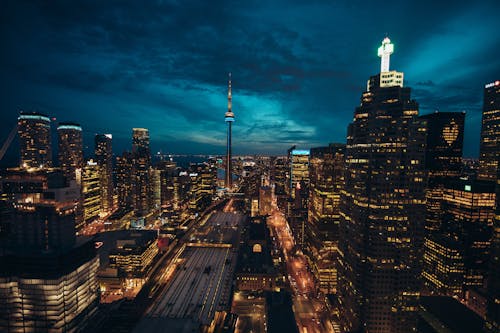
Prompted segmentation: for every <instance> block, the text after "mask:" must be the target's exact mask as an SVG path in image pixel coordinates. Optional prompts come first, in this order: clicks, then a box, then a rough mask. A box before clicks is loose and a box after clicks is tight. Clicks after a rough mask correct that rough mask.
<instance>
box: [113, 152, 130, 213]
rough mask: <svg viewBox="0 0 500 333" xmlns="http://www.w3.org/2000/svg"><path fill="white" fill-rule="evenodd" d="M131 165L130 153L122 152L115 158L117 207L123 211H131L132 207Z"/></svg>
mask: <svg viewBox="0 0 500 333" xmlns="http://www.w3.org/2000/svg"><path fill="white" fill-rule="evenodd" d="M132 164H133V158H132V154H131V153H130V152H123V154H122V156H117V157H116V192H117V195H118V207H119V208H121V209H123V210H125V211H129V210H131V208H132V206H133V200H132V187H133V186H132V178H131V177H132Z"/></svg>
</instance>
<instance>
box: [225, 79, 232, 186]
mask: <svg viewBox="0 0 500 333" xmlns="http://www.w3.org/2000/svg"><path fill="white" fill-rule="evenodd" d="M225 122H226V123H227V145H226V175H225V178H226V180H225V185H226V188H228V189H230V188H231V187H232V186H233V174H232V172H233V169H232V166H231V163H232V161H231V158H232V154H231V149H232V147H231V145H232V142H231V140H232V137H231V136H232V125H233V122H234V113H233V111H232V96H231V73H229V83H228V89H227V112H226V114H225Z"/></svg>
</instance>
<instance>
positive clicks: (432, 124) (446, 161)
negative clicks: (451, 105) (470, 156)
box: [420, 111, 465, 178]
mask: <svg viewBox="0 0 500 333" xmlns="http://www.w3.org/2000/svg"><path fill="white" fill-rule="evenodd" d="M420 118H421V119H425V120H426V121H427V140H426V150H425V168H426V169H427V170H428V171H429V177H430V178H435V177H458V176H460V173H461V171H462V151H463V143H464V121H465V112H439V111H436V112H434V113H430V114H427V115H423V116H420Z"/></svg>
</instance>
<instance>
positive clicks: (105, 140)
mask: <svg viewBox="0 0 500 333" xmlns="http://www.w3.org/2000/svg"><path fill="white" fill-rule="evenodd" d="M112 139H113V137H112V136H111V134H97V135H96V136H95V158H96V162H97V165H99V172H100V179H101V180H100V183H101V186H100V187H101V211H102V212H110V211H111V210H112V209H113V206H114V205H113V188H114V186H113V148H112V145H111V143H112Z"/></svg>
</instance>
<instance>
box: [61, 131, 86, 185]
mask: <svg viewBox="0 0 500 333" xmlns="http://www.w3.org/2000/svg"><path fill="white" fill-rule="evenodd" d="M57 137H58V150H59V152H58V156H59V166H60V167H61V169H62V170H63V172H64V175H65V176H66V177H67V178H68V180H76V170H77V169H81V168H82V167H83V140H82V127H81V126H80V125H79V124H76V123H69V122H68V123H59V126H57Z"/></svg>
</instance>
